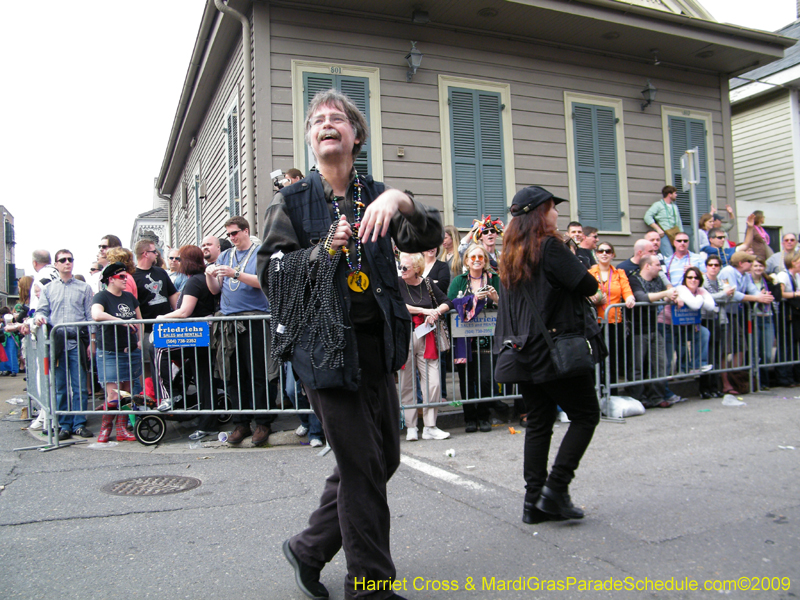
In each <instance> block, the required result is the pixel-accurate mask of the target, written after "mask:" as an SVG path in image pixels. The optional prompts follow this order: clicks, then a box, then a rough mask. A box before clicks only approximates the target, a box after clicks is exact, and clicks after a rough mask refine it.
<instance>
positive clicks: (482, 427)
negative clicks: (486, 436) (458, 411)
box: [478, 421, 492, 433]
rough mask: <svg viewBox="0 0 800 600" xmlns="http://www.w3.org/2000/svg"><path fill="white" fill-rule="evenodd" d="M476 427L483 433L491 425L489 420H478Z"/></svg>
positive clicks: (490, 428)
mask: <svg viewBox="0 0 800 600" xmlns="http://www.w3.org/2000/svg"><path fill="white" fill-rule="evenodd" d="M478 429H480V430H481V431H482V432H483V433H487V432H489V431H491V430H492V425H491V423H489V421H478Z"/></svg>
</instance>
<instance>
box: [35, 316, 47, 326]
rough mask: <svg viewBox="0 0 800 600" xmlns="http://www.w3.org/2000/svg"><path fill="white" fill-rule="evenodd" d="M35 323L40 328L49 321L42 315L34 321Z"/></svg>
mask: <svg viewBox="0 0 800 600" xmlns="http://www.w3.org/2000/svg"><path fill="white" fill-rule="evenodd" d="M33 322H34V323H36V325H38V326H39V327H41V326H42V325H44V324H45V323H47V319H46V318H45V317H43V316H42V315H39V316H38V317H36V318H35V319H34V320H33Z"/></svg>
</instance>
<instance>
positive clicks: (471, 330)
mask: <svg viewBox="0 0 800 600" xmlns="http://www.w3.org/2000/svg"><path fill="white" fill-rule="evenodd" d="M495 325H497V311H496V310H484V311H482V312H481V313H479V314H478V315H477V316H476V317H475V318H474V319H472V320H471V321H464V320H462V319H461V316H460V315H459V314H458V313H455V314H453V315H452V316H451V318H450V331H451V332H452V333H451V335H452V336H453V337H454V338H463V337H478V336H482V335H494V327H495Z"/></svg>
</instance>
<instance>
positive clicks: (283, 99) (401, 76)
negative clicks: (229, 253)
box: [172, 5, 732, 258]
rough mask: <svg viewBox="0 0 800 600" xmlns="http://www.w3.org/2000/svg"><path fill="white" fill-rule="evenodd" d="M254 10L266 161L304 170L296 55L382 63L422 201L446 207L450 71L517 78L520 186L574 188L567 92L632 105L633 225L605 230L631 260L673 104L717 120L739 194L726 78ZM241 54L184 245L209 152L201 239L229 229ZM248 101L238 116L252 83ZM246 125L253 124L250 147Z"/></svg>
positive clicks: (397, 183)
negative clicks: (229, 129) (410, 60)
mask: <svg viewBox="0 0 800 600" xmlns="http://www.w3.org/2000/svg"><path fill="white" fill-rule="evenodd" d="M254 15H255V19H256V22H255V23H254V24H253V31H254V33H255V36H254V47H255V48H256V51H255V52H254V71H255V79H256V87H255V90H256V91H255V99H254V101H255V110H256V113H257V114H256V120H255V122H256V131H255V138H256V144H255V148H256V164H257V165H259V169H260V170H264V169H265V168H269V169H270V170H271V169H277V168H280V169H283V170H286V169H288V168H290V167H294V166H296V165H294V156H295V150H296V149H295V143H296V142H295V140H294V137H293V136H294V122H295V120H297V119H299V120H302V119H303V115H302V114H295V112H294V109H293V104H292V98H293V93H292V92H293V90H292V85H293V83H292V71H291V70H292V60H306V61H315V62H321V63H326V64H331V65H343V66H348V65H352V66H367V67H377V68H378V69H379V70H380V72H379V78H380V79H379V80H380V106H381V111H382V115H381V116H382V136H383V145H382V148H381V149H376V154H379V155H380V156H382V159H383V171H384V180H385V181H386V183H388V184H389V185H391V186H394V187H398V188H400V189H410V190H413V191H414V192H415V194H416V196H417V198H418V199H420V200H421V201H422V202H425V203H427V204H430V205H432V206H435V207H437V208H439V209H440V210H442V211H443V212H445V213H446V211H445V206H444V197H445V194H444V190H443V184H442V179H443V173H442V149H441V144H442V138H441V128H440V116H439V87H438V76H439V75H440V74H444V75H451V76H454V77H464V78H471V79H476V80H483V81H488V82H497V83H501V84H507V85H509V86H510V90H511V102H510V104H511V106H510V110H511V121H512V134H513V149H514V157H513V165H514V170H513V179H514V183H515V186H516V189H519V188H521V187H523V186H525V185H532V184H539V185H543V186H545V187H547V188H548V189H549V190H550V191H552V192H553V193H554V194H556V195H559V196H562V197H569V193H570V190H569V176H568V151H567V139H566V127H565V102H564V92H565V91H569V92H575V93H580V94H589V95H594V96H598V97H603V98H608V99H619V100H621V102H622V110H623V115H622V116H623V120H624V144H625V150H626V154H625V161H626V165H627V189H628V198H627V200H628V211H627V212H628V215H627V218H628V226H629V229H630V231H631V234H630V235H622V234H616V235H607V236H604V237H605V238H608V239H610V240H612V241H613V242H614V243H615V245H617V247H618V256H619V258H624V257H626V256H627V255H628V253H629V251H630V247H631V246H632V244H633V242H634V241H635V240H636V239H637V238H638V237H640V236H641V235H642V234H643V233H644V232H645V231H646V230H647V227H646V225H645V224H644V221H643V220H642V219H643V216H644V213H645V211H646V210H647V208H648V207H649V206H650V205H651V204H652V202H654V201H655V200H657V199H658V198H660V190H661V188H662V187H663V186H664V185H665V184H666V183H671V181H670V180H669V173H668V165H666V164H665V132H664V130H663V122H662V111H663V110H664V108H665V107H668V108H671V109H678V110H679V111H689V112H690V113H691V114H694V113H698V114H705V115H708V116H709V119H710V122H711V128H712V134H713V135H712V138H711V144H710V150H711V151H712V152H713V157H714V164H713V168H714V174H715V180H716V185H715V186H714V189H713V195H712V201H713V202H714V203H715V204H716V205H718V206H724V205H725V204H726V203H729V202H730V201H731V199H732V193H731V190H729V189H728V186H727V185H726V177H725V169H726V165H725V141H726V139H725V135H726V134H725V133H724V132H723V126H722V113H721V110H722V102H721V90H722V89H724V86H722V85H721V83H720V78H719V77H718V76H717V75H716V74H709V73H697V72H690V71H688V70H681V69H674V68H669V67H666V66H663V65H662V66H658V67H656V66H654V65H653V64H652V61H650V60H645V59H643V60H642V61H641V62H633V61H629V60H623V59H619V58H616V57H611V56H600V55H594V54H588V53H584V52H579V51H575V50H570V49H563V48H554V47H550V46H540V45H536V44H532V43H524V42H520V41H515V40H509V39H505V38H500V37H492V36H486V35H479V34H474V33H459V32H455V31H448V30H444V29H433V28H426V27H416V26H413V25H400V24H397V23H387V22H383V21H379V20H368V19H363V18H354V17H353V16H338V15H331V14H325V13H322V12H315V11H312V10H308V11H302V12H301V11H297V10H295V9H292V8H287V7H282V6H276V5H271V6H269V10H263V7H262V8H259V9H258V10H256V11H255V12H254ZM265 20H268V23H265ZM411 39H413V40H416V41H417V48H418V49H419V50H420V51H421V52H423V54H424V59H423V62H422V66H421V68H420V69H419V71H418V72H417V74H416V75H415V76H414V78H413V79H412V81H411V82H407V81H406V71H407V65H406V62H405V60H404V56H405V54H406V53H407V52H408V51H409V48H410V43H409V40H411ZM265 53H268V56H265ZM240 54H241V41H240V42H239V44H238V45H237V46H236V48H235V49H234V50H233V51H232V52H231V57H230V59H229V62H228V66H227V68H226V69H225V72H224V76H223V77H222V79H221V81H220V84H219V86H218V87H217V89H216V91H215V93H214V98H213V101H212V103H211V106H210V109H209V110H208V112H207V115H206V117H205V119H204V121H203V124H202V126H201V128H200V130H199V131H198V133H197V140H198V141H197V145H196V146H195V148H194V149H193V150H192V152H191V153H190V155H189V158H188V160H187V163H186V165H185V167H184V174H183V178H184V181H185V182H186V183H187V186H188V188H189V207H188V208H189V211H188V214H187V212H186V211H184V210H183V208H182V207H181V206H180V205H179V198H180V189H179V187H178V188H176V189H175V190H173V191H172V197H173V201H172V210H173V214H174V219H173V220H174V222H175V224H176V229H177V241H178V243H180V244H182V243H187V241H188V242H192V243H194V222H193V211H192V200H193V196H192V194H193V190H192V189H193V186H192V185H191V183H192V182H191V174H192V172H193V171H194V169H195V166H196V164H197V162H198V161H199V162H200V170H201V173H202V176H203V178H204V179H205V181H206V188H207V194H208V196H207V199H206V201H205V203H204V207H203V222H204V235H208V234H218V233H220V232H221V230H222V227H221V225H222V223H223V222H224V221H225V220H226V219H227V218H228V213H227V210H226V209H227V202H228V196H227V180H226V172H225V171H226V164H227V163H226V156H225V143H224V134H223V133H222V119H223V115H224V111H225V110H226V109H227V107H228V105H229V102H230V99H231V97H232V95H233V93H234V91H235V90H241V88H242V63H241V56H240ZM648 79H650V80H651V81H652V83H653V84H654V85H655V86H656V87H657V88H658V96H657V99H656V102H655V103H654V104H653V105H652V106H650V107H648V108H647V109H646V110H644V111H642V109H641V103H642V98H641V94H640V92H641V90H642V88H644V86H645V84H646V81H647V80H648ZM239 99H240V114H241V107H242V103H241V92H239ZM687 116H688V115H687ZM267 117H269V120H266V119H267ZM241 124H242V119H240V142H241V149H242V152H243V148H244V145H243V135H244V131H243V128H242V126H241ZM259 141H260V144H259ZM727 141H728V142H729V141H730V140H729V139H728V140H727ZM266 145H269V148H268V149H266ZM259 147H261V153H260V154H259ZM398 147H403V148H404V150H405V156H404V157H402V158H401V157H398ZM243 161H244V158H243V157H242V162H243ZM244 175H245V174H244V172H243V171H242V206H243V208H244V206H245V201H244V198H245V194H246V193H248V187H249V186H248V184H247V182H246V180H245V178H244ZM262 175H263V174H262ZM263 183H264V185H262V189H261V190H259V196H260V200H261V201H260V207H259V208H258V209H257V212H258V213H259V215H258V219H259V220H260V219H261V218H262V215H263V211H264V209H265V207H266V205H267V204H268V202H269V200H270V198H271V196H272V193H271V185H270V182H269V180H268V173H267V175H266V176H265V177H264V182H263ZM509 200H510V198H509ZM246 216H248V218H250V216H249V215H246ZM478 216H480V215H476V217H478ZM251 220H252V219H251ZM568 220H569V212H568V210H565V211H562V217H561V221H560V222H561V226H562V228H565V226H566V223H567V221H568Z"/></svg>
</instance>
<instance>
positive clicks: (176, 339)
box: [153, 321, 210, 348]
mask: <svg viewBox="0 0 800 600" xmlns="http://www.w3.org/2000/svg"><path fill="white" fill-rule="evenodd" d="M209 339H210V336H209V334H208V323H204V322H202V321H195V322H192V323H158V324H157V325H155V326H154V327H153V346H155V347H156V348H201V347H205V346H208V345H209Z"/></svg>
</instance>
